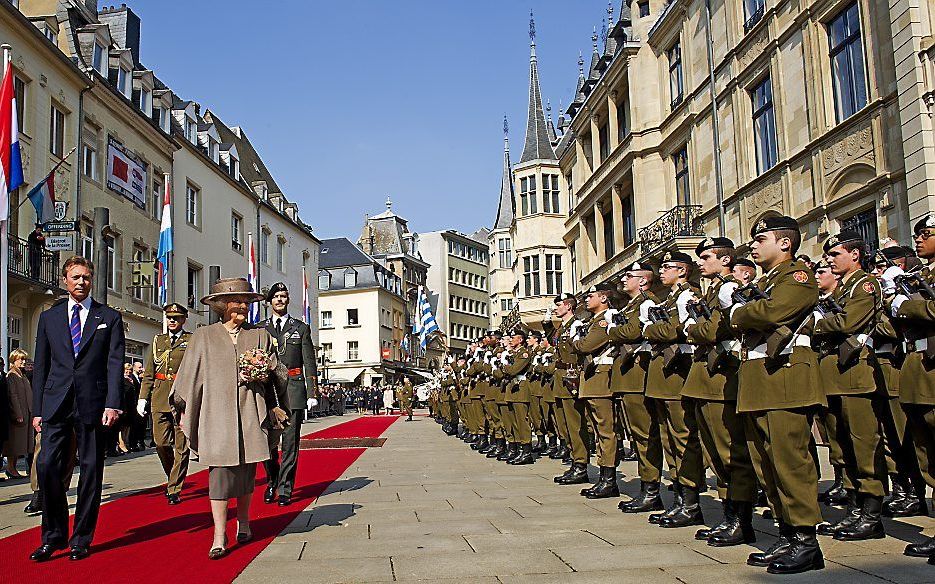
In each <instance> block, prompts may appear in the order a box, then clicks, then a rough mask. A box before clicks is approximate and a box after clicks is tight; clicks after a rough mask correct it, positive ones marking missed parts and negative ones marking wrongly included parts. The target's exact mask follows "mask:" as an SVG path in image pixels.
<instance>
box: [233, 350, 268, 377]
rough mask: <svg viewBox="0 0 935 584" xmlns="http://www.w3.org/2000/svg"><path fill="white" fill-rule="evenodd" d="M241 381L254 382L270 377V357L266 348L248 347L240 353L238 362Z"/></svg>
mask: <svg viewBox="0 0 935 584" xmlns="http://www.w3.org/2000/svg"><path fill="white" fill-rule="evenodd" d="M237 365H238V367H237V370H238V372H239V375H240V381H242V382H244V383H252V382H254V381H261V382H262V381H266V380H267V379H269V371H270V365H271V363H270V357H269V353H267V352H266V351H265V350H264V349H248V350H246V351H244V352H243V353H242V354H241V355H240V359H239V360H238V363H237Z"/></svg>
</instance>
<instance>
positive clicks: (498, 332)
mask: <svg viewBox="0 0 935 584" xmlns="http://www.w3.org/2000/svg"><path fill="white" fill-rule="evenodd" d="M487 336H488V337H497V338H498V339H499V338H500V337H502V336H503V331H501V330H500V329H490V330H489V331H487Z"/></svg>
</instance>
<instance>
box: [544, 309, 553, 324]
mask: <svg viewBox="0 0 935 584" xmlns="http://www.w3.org/2000/svg"><path fill="white" fill-rule="evenodd" d="M543 320H548V321H551V320H552V307H551V306H549V307H547V308H546V309H545V318H544V319H543Z"/></svg>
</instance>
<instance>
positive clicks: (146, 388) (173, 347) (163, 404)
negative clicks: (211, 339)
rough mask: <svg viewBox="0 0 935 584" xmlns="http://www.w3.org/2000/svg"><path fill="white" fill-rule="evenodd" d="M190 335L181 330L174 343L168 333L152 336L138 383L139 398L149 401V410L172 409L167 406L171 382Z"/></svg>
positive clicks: (160, 411) (156, 411)
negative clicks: (139, 383)
mask: <svg viewBox="0 0 935 584" xmlns="http://www.w3.org/2000/svg"><path fill="white" fill-rule="evenodd" d="M191 337H192V334H191V333H190V332H186V331H182V333H181V334H180V335H179V338H178V340H177V341H176V342H175V343H174V344H173V343H172V341H171V335H169V334H168V333H164V334H159V335H156V336H155V337H153V343H152V345H150V347H149V353H148V354H147V355H146V367H145V369H144V371H143V378H142V380H141V385H140V399H145V400H148V401H149V402H150V406H149V408H150V411H152V412H155V413H166V412H171V411H172V408H171V407H170V406H169V404H170V402H171V400H170V395H171V394H172V383H173V382H174V381H175V374H176V372H178V370H179V364H180V363H181V362H182V357H183V356H184V355H185V350H186V349H187V348H188V341H189V340H190V339H191ZM134 405H135V404H134Z"/></svg>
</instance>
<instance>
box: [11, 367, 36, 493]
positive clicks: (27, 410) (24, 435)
mask: <svg viewBox="0 0 935 584" xmlns="http://www.w3.org/2000/svg"><path fill="white" fill-rule="evenodd" d="M27 359H29V354H28V353H27V352H26V351H24V350H22V349H14V350H13V351H12V352H10V372H9V373H8V374H7V377H6V382H7V391H8V392H9V398H10V436H9V438H8V439H7V441H6V442H5V443H4V445H3V454H4V455H6V457H7V466H6V472H7V474H8V475H9V476H10V477H12V478H19V477H21V476H23V475H21V474H19V473H18V472H17V471H16V462H17V460H19V457H20V456H29V455H31V454H32V452H33V450H34V448H35V443H36V434H35V431H34V430H33V429H32V387H31V386H30V384H29V380H28V379H26V375H25V373H23V367H24V366H25V365H26V360H27Z"/></svg>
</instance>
